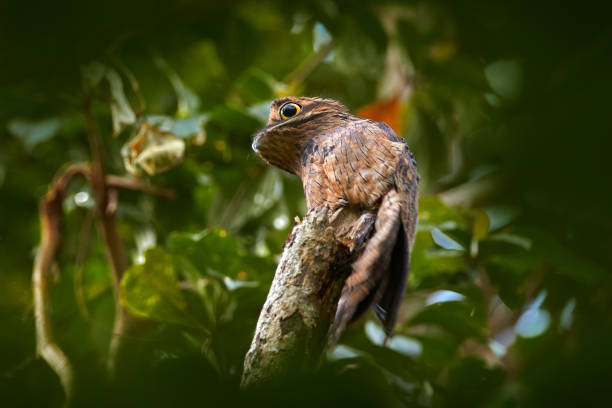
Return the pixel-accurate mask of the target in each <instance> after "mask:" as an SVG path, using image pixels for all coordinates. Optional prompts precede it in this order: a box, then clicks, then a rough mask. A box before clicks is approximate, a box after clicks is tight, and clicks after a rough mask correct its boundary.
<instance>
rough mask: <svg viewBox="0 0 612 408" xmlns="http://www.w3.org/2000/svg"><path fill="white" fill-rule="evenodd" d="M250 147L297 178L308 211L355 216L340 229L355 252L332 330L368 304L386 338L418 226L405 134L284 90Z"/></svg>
mask: <svg viewBox="0 0 612 408" xmlns="http://www.w3.org/2000/svg"><path fill="white" fill-rule="evenodd" d="M252 148H253V150H254V151H255V152H256V153H257V154H258V155H259V156H260V157H261V158H262V159H263V160H264V161H265V162H267V163H268V164H270V165H272V166H274V167H277V168H280V169H282V170H284V171H286V172H288V173H291V174H294V175H296V176H297V177H299V178H300V179H301V181H302V184H303V188H304V194H305V198H306V205H307V208H308V210H313V209H319V208H321V207H325V206H326V207H327V208H328V209H329V213H330V214H332V217H337V216H338V214H341V213H347V214H350V213H352V214H355V218H356V219H358V222H356V223H354V226H353V228H352V229H349V230H344V231H341V232H339V233H338V234H337V238H338V239H339V240H340V241H341V242H343V243H344V244H345V245H346V246H347V247H348V248H349V249H350V250H351V251H360V252H359V256H358V257H357V259H356V260H355V261H354V262H353V264H352V265H351V272H350V274H349V276H348V277H347V279H346V282H345V284H344V287H343V289H342V293H341V296H340V300H339V302H338V306H337V309H336V315H335V319H334V323H333V330H334V331H335V332H336V333H341V332H343V331H344V330H345V329H346V327H347V326H348V325H349V324H351V323H352V322H354V321H356V320H358V319H359V318H360V317H361V316H362V315H363V314H364V313H365V312H366V311H367V310H368V309H369V308H370V307H372V308H373V309H374V312H375V314H376V316H377V318H378V319H379V320H380V322H381V324H382V327H383V329H384V332H385V334H386V336H385V340H386V339H387V338H388V337H389V336H391V334H392V332H393V328H394V326H395V323H396V320H397V316H398V311H399V307H400V304H401V300H402V297H403V294H404V290H405V285H406V280H407V277H408V274H409V270H410V253H411V251H412V247H413V244H414V239H415V232H416V224H417V212H418V191H417V190H418V182H419V176H418V172H417V167H416V161H415V159H414V155H413V154H412V153H411V152H410V150H409V149H408V146H407V145H406V143H405V141H404V139H402V138H400V137H398V136H397V135H396V133H395V132H394V131H393V129H392V128H391V127H389V126H388V125H387V124H386V123H384V122H376V121H374V120H370V119H364V118H360V117H358V116H356V115H354V114H352V113H351V112H350V111H349V110H348V109H347V108H346V107H345V106H344V105H343V104H341V103H340V102H338V101H335V100H332V99H325V98H319V97H293V96H289V97H283V98H280V99H277V100H275V101H273V102H272V104H271V106H270V113H269V117H268V123H267V124H266V126H265V127H264V128H263V129H261V130H260V131H259V132H257V133H256V134H255V136H254V139H253V144H252Z"/></svg>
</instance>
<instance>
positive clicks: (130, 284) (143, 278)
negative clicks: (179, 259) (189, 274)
mask: <svg viewBox="0 0 612 408" xmlns="http://www.w3.org/2000/svg"><path fill="white" fill-rule="evenodd" d="M121 301H122V303H123V304H124V306H125V307H126V308H127V309H128V310H129V311H130V312H131V313H134V314H135V315H137V316H142V317H147V318H150V319H156V320H161V321H164V322H170V323H177V324H182V325H185V326H189V327H199V326H200V325H199V324H198V322H197V319H196V318H195V317H193V316H192V315H191V314H190V312H189V310H188V304H187V301H186V299H185V297H184V296H183V294H182V292H181V290H180V289H179V286H178V276H177V271H176V269H175V265H174V262H173V259H172V256H171V255H170V254H168V253H167V252H165V251H164V250H163V249H161V248H157V247H156V248H151V249H149V250H148V251H147V252H146V253H145V262H144V264H136V265H133V266H132V267H130V268H129V269H128V270H127V271H126V273H125V275H124V277H123V279H122V280H121Z"/></svg>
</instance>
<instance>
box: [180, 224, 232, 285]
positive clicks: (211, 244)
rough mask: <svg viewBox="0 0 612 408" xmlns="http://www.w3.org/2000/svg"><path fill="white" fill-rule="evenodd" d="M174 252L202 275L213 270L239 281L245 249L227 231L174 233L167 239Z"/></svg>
mask: <svg viewBox="0 0 612 408" xmlns="http://www.w3.org/2000/svg"><path fill="white" fill-rule="evenodd" d="M168 246H169V248H170V250H171V251H172V253H174V254H177V255H181V256H184V257H186V258H187V259H189V260H190V261H191V262H192V263H193V265H194V266H195V267H196V268H197V269H198V270H199V271H200V273H201V274H202V276H206V275H208V276H210V273H209V272H210V271H212V272H213V273H214V272H216V273H218V274H220V275H222V276H229V277H230V278H236V277H237V275H238V273H239V272H240V271H241V267H242V266H243V265H242V263H241V260H240V257H241V255H242V249H241V248H240V246H239V245H238V242H237V241H236V240H235V238H234V237H233V236H232V235H230V234H229V233H228V232H227V231H226V230H224V229H221V228H213V229H210V230H206V231H203V232H201V233H199V234H189V233H184V232H173V233H172V234H170V237H169V238H168Z"/></svg>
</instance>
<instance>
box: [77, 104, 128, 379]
mask: <svg viewBox="0 0 612 408" xmlns="http://www.w3.org/2000/svg"><path fill="white" fill-rule="evenodd" d="M83 111H84V115H85V120H86V122H87V129H88V136H89V143H90V149H91V151H92V156H93V158H94V163H93V166H92V177H91V181H92V187H93V191H94V194H95V198H96V207H97V210H98V225H99V228H100V231H101V232H102V239H103V242H104V246H105V247H106V256H107V258H108V260H109V263H110V266H111V270H112V278H113V293H114V295H115V322H114V327H113V334H112V338H111V343H110V346H109V357H108V368H109V371H110V372H111V374H112V373H114V370H115V367H116V359H117V357H118V355H119V353H120V350H121V349H122V347H123V335H124V332H125V331H126V330H127V327H128V319H129V315H128V313H127V311H126V310H125V309H124V308H123V305H122V304H121V301H120V298H119V290H120V284H121V278H122V277H123V274H124V272H125V271H126V269H127V258H126V256H125V251H124V249H123V243H122V242H121V239H120V237H119V232H118V231H117V222H116V219H115V211H114V206H112V205H111V206H109V203H111V201H112V200H109V189H108V188H107V185H106V179H105V175H104V167H103V164H102V150H101V144H100V136H99V133H98V128H97V126H96V122H95V119H94V117H93V113H92V106H91V100H87V101H86V103H85V106H84V109H83Z"/></svg>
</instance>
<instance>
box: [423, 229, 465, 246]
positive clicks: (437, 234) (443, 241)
mask: <svg viewBox="0 0 612 408" xmlns="http://www.w3.org/2000/svg"><path fill="white" fill-rule="evenodd" d="M431 237H432V238H433V240H434V242H435V243H436V244H438V245H439V246H441V247H442V248H444V249H448V250H453V251H464V250H465V248H464V247H463V246H462V245H461V244H460V243H458V242H457V241H455V240H454V239H452V238H451V237H449V236H448V235H447V234H445V233H444V232H442V231H440V229H438V228H434V229H433V230H432V231H431Z"/></svg>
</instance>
